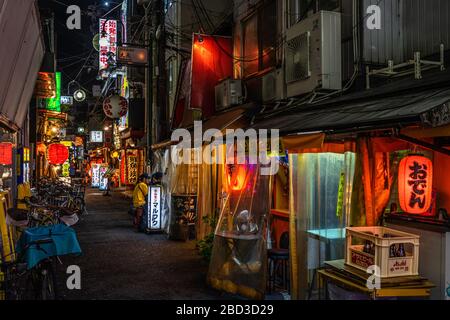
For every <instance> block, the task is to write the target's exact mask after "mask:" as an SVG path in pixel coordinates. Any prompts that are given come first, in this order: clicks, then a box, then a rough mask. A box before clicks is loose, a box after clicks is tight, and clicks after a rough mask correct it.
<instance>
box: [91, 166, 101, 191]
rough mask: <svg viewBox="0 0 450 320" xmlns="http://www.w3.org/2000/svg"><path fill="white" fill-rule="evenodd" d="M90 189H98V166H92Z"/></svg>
mask: <svg viewBox="0 0 450 320" xmlns="http://www.w3.org/2000/svg"><path fill="white" fill-rule="evenodd" d="M91 170H92V187H93V188H98V187H99V186H100V165H99V164H93V165H92V169H91Z"/></svg>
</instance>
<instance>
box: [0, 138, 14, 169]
mask: <svg viewBox="0 0 450 320" xmlns="http://www.w3.org/2000/svg"><path fill="white" fill-rule="evenodd" d="M12 149H13V144H12V143H11V142H0V164H2V165H6V166H10V165H12Z"/></svg>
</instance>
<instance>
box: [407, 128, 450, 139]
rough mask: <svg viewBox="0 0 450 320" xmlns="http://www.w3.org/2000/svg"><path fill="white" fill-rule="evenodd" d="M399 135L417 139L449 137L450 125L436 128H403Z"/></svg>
mask: <svg viewBox="0 0 450 320" xmlns="http://www.w3.org/2000/svg"><path fill="white" fill-rule="evenodd" d="M400 133H401V134H404V135H405V136H409V137H413V138H417V139H420V138H435V137H450V124H448V125H445V126H441V127H436V128H420V127H418V128H404V129H402V130H400Z"/></svg>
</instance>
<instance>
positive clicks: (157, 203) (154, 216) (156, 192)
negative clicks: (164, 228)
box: [147, 186, 161, 230]
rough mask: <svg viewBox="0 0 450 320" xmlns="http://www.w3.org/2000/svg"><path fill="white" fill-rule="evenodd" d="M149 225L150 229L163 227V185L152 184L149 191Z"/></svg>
mask: <svg viewBox="0 0 450 320" xmlns="http://www.w3.org/2000/svg"><path fill="white" fill-rule="evenodd" d="M147 203H148V214H147V219H148V220H147V226H148V228H149V229H150V230H160V229H161V187H160V186H150V192H149V193H148V201H147Z"/></svg>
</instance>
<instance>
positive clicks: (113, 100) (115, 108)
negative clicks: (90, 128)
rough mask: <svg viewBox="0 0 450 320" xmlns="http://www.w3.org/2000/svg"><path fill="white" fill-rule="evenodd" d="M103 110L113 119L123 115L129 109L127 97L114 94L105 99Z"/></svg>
mask: <svg viewBox="0 0 450 320" xmlns="http://www.w3.org/2000/svg"><path fill="white" fill-rule="evenodd" d="M103 111H104V112H105V114H106V116H107V117H109V118H111V119H117V118H120V117H123V116H125V115H126V114H127V111H128V102H127V99H125V98H124V97H121V96H119V95H112V96H109V97H108V98H106V99H105V100H104V101H103Z"/></svg>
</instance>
